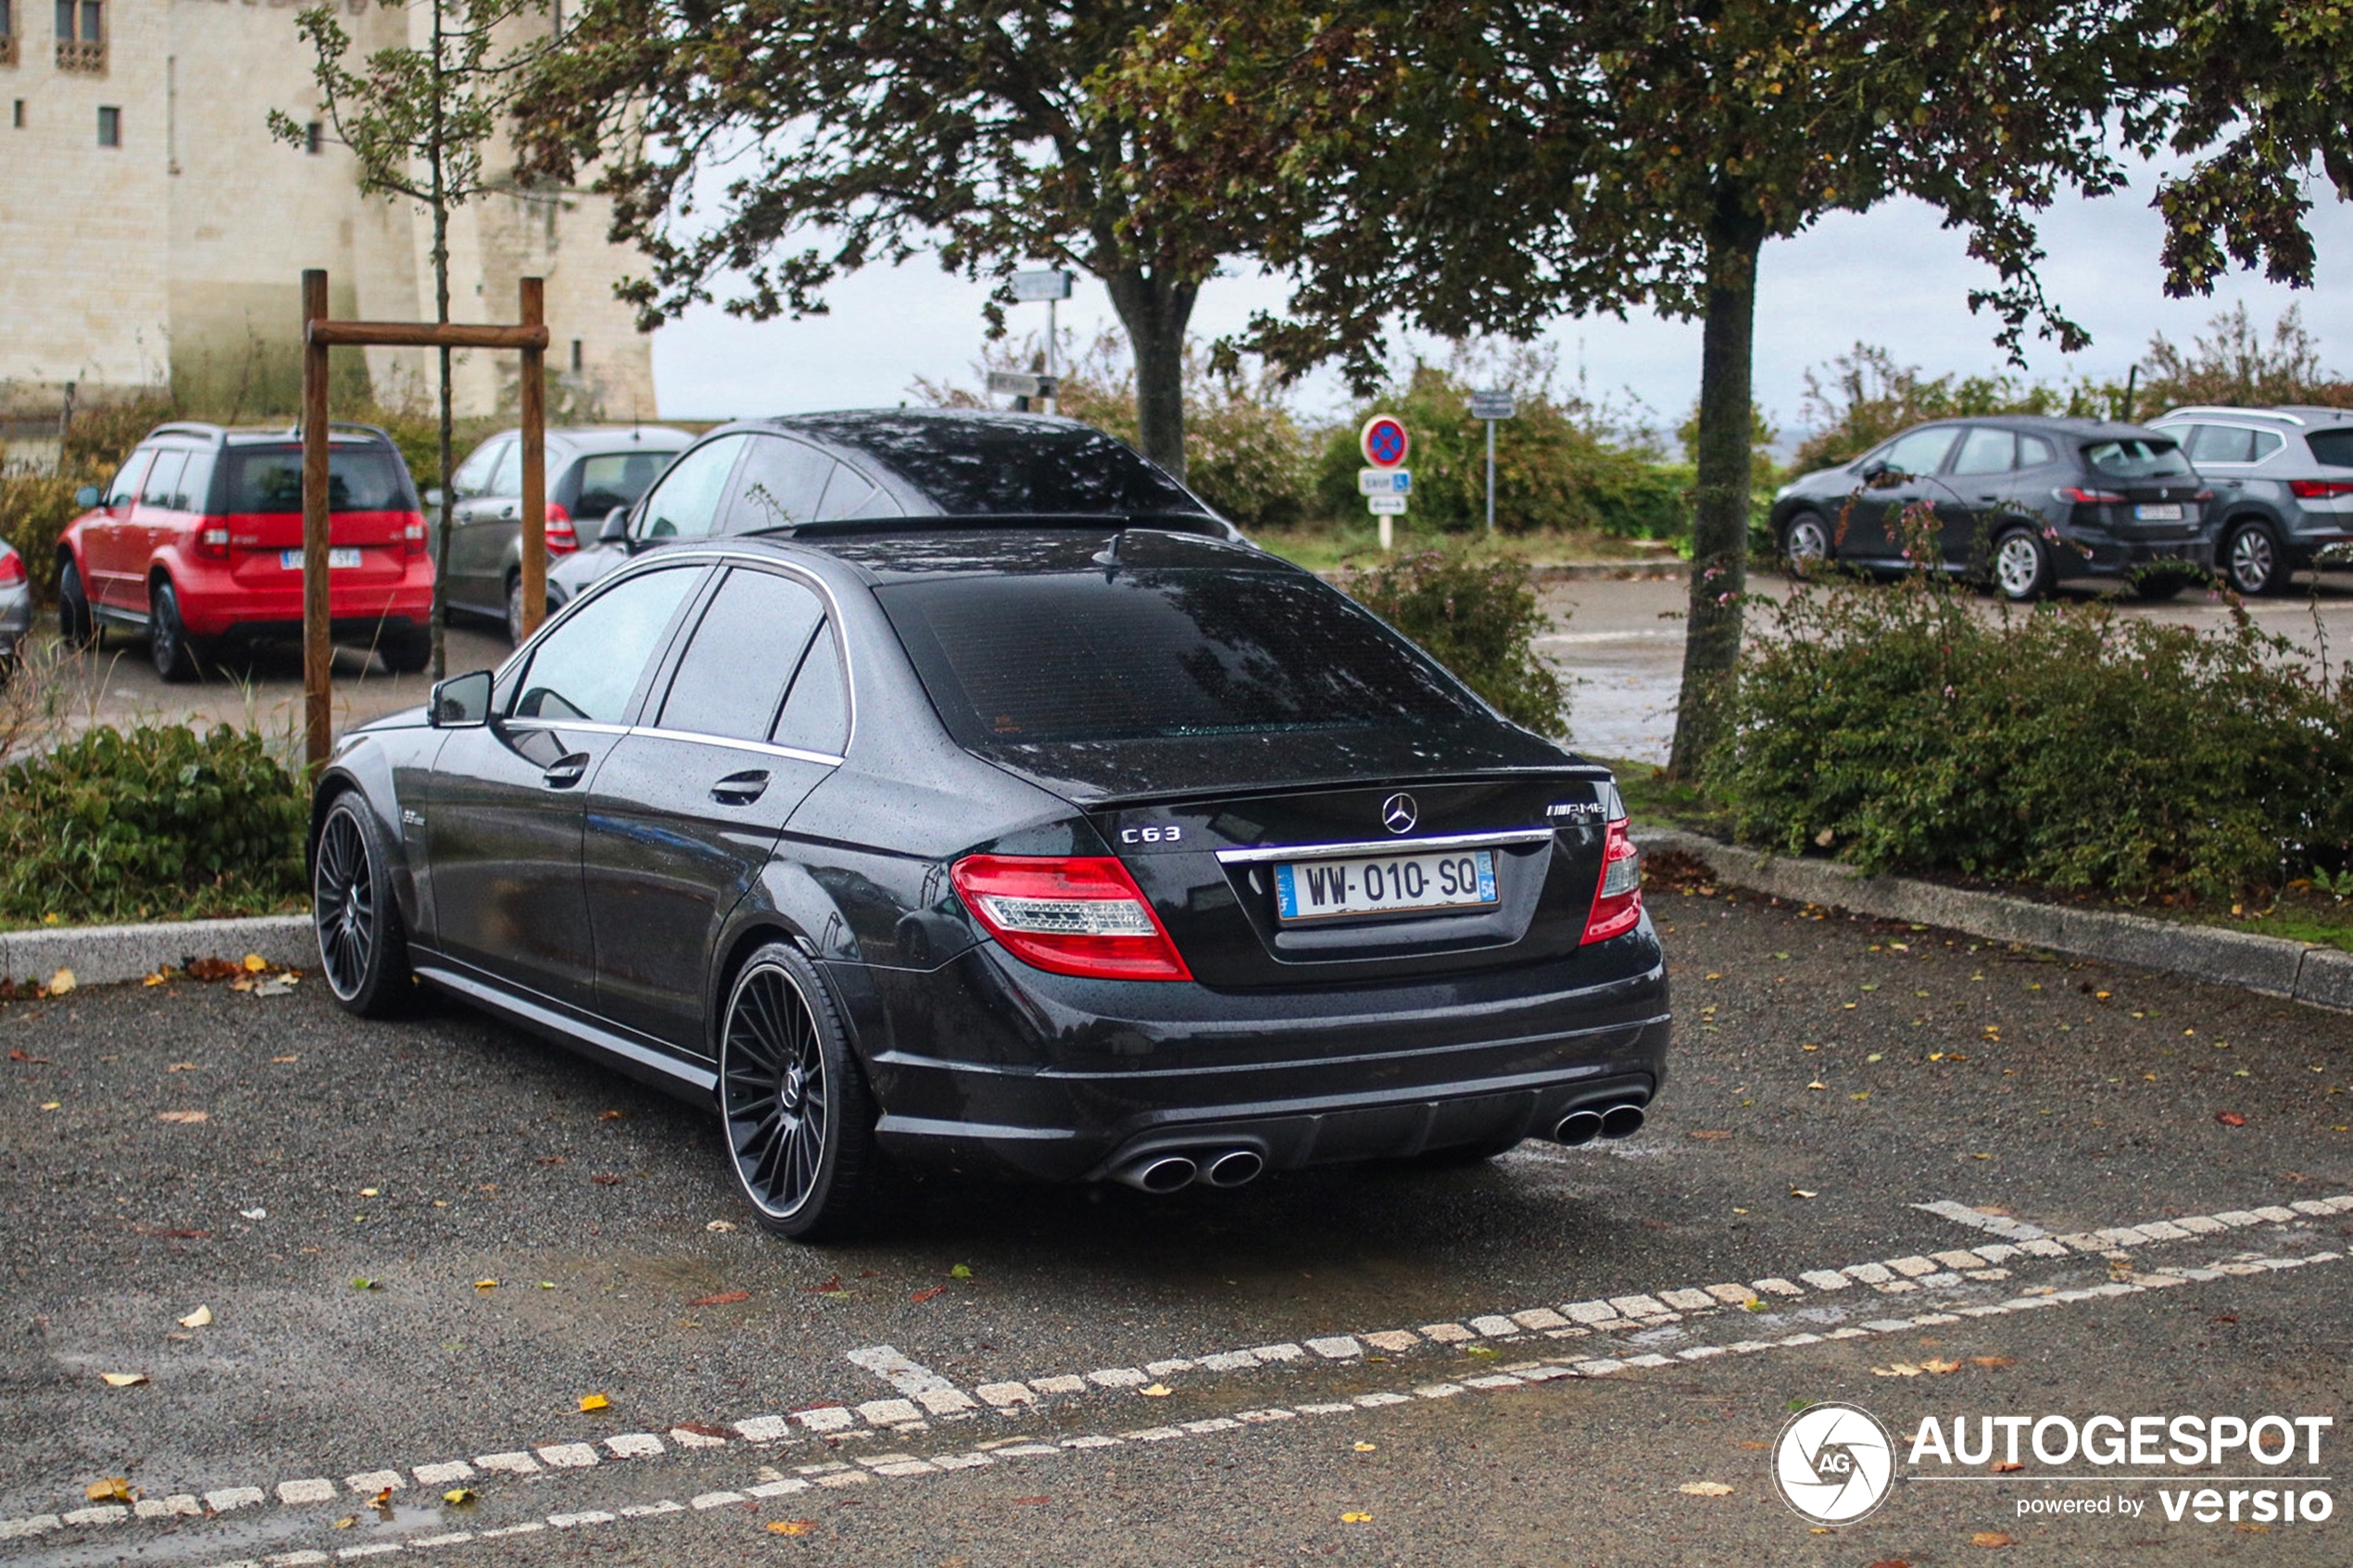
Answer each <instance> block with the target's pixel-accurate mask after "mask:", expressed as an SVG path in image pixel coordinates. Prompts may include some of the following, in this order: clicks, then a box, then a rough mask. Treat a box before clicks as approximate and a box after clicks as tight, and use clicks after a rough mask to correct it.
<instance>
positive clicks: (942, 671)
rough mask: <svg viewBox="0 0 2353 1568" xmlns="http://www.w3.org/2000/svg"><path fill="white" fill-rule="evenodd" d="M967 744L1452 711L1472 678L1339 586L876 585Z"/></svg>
mask: <svg viewBox="0 0 2353 1568" xmlns="http://www.w3.org/2000/svg"><path fill="white" fill-rule="evenodd" d="M875 596H876V597H877V598H879V599H880V600H881V601H882V603H883V605H884V608H885V609H886V611H887V614H888V615H889V617H890V621H891V624H892V626H893V627H894V628H895V629H896V630H897V631H898V633H899V636H900V641H901V642H902V643H903V644H904V645H905V646H906V647H907V650H908V653H909V656H910V657H911V658H912V660H913V661H914V665H915V668H916V671H917V672H918V674H920V676H921V677H922V679H923V683H924V687H925V690H926V691H927V692H928V693H929V694H930V696H931V700H932V705H933V706H934V707H935V708H936V709H938V711H939V716H940V718H941V720H942V721H944V722H945V723H946V724H947V726H948V728H949V730H950V733H952V734H954V735H955V736H956V738H957V739H958V740H959V741H960V742H961V743H963V744H964V745H966V746H988V745H990V744H1006V743H1016V744H1018V743H1026V742H1033V741H1102V740H1120V739H1134V738H1149V737H1157V736H1177V735H1216V734H1247V733H1252V732H1262V731H1273V730H1318V729H1345V728H1352V727H1363V726H1368V725H1394V724H1409V723H1414V722H1417V721H1448V720H1457V719H1461V718H1464V717H1466V716H1467V715H1469V714H1471V713H1473V712H1475V711H1476V709H1473V708H1472V706H1471V704H1470V702H1469V699H1468V698H1467V697H1466V695H1465V694H1464V692H1463V690H1462V688H1461V687H1460V686H1459V685H1457V684H1456V683H1455V682H1454V680H1453V678H1452V677H1451V676H1449V675H1447V674H1446V673H1445V672H1444V671H1441V670H1439V669H1438V668H1437V667H1436V666H1435V665H1433V664H1431V663H1430V662H1429V661H1428V659H1425V658H1423V657H1422V656H1421V655H1420V654H1419V653H1418V652H1416V650H1414V649H1413V648H1412V647H1411V646H1408V645H1406V644H1405V643H1404V642H1403V641H1402V640H1401V639H1400V638H1398V637H1397V636H1396V635H1395V634H1394V633H1390V631H1389V630H1388V629H1387V628H1386V627H1384V626H1382V625H1381V624H1380V622H1378V621H1376V620H1374V619H1373V618H1372V617H1371V616H1370V615H1368V614H1366V613H1365V611H1364V610H1362V609H1360V608H1357V607H1356V605H1355V604H1353V602H1352V601H1350V600H1349V599H1348V598H1346V597H1345V596H1342V595H1340V593H1339V592H1337V591H1336V590H1334V589H1331V588H1328V587H1326V586H1325V585H1324V584H1322V583H1317V582H1315V581H1314V580H1313V579H1304V578H1295V577H1291V576H1289V575H1277V574H1275V573H1270V572H1239V571H1214V570H1206V569H1199V568H1194V569H1167V570H1159V571H1133V572H1124V571H1114V572H1109V573H1105V572H1100V571H1097V572H1087V573H1083V574H1082V573H1072V574H1067V575H1065V574H1061V573H1056V574H1052V575H1040V576H1025V577H994V578H988V577H972V578H958V579H954V580H952V581H947V582H939V583H910V584H905V585H902V586H896V587H887V588H883V589H879V590H877V591H876V595H875Z"/></svg>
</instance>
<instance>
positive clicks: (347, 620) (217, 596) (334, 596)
mask: <svg viewBox="0 0 2353 1568" xmlns="http://www.w3.org/2000/svg"><path fill="white" fill-rule="evenodd" d="M170 571H171V584H172V589H173V591H174V592H175V593H176V594H178V595H179V597H180V619H181V621H182V623H183V624H185V625H186V627H187V628H188V630H189V632H190V633H193V634H194V635H196V636H199V637H220V636H230V635H245V636H265V635H266V636H281V635H284V634H286V632H287V629H289V628H291V629H293V630H294V631H295V632H296V633H298V632H299V631H300V629H301V626H302V574H301V573H300V572H299V571H287V572H285V573H283V577H282V578H276V580H274V581H272V582H271V583H269V585H267V586H261V585H258V584H256V583H253V582H252V581H251V580H250V579H249V578H245V577H241V576H240V575H238V574H236V573H235V572H233V569H232V567H231V566H230V565H229V564H228V563H225V562H224V563H218V564H216V563H213V562H209V561H194V560H189V559H182V560H177V561H174V562H172V563H171V565H170ZM275 577H276V574H274V573H273V578H275ZM354 579H356V580H354ZM327 606H328V608H327V613H328V615H329V616H330V617H331V618H332V619H333V621H334V623H335V626H336V633H335V634H336V636H337V637H338V638H342V637H345V636H346V635H351V636H357V637H360V638H363V639H364V638H365V637H366V636H367V635H370V634H372V633H373V631H374V629H375V627H376V623H377V622H378V621H413V622H415V623H417V624H419V625H423V624H426V623H428V622H429V621H431V619H432V616H433V562H432V560H431V559H430V558H427V557H424V556H409V557H404V558H401V570H400V571H399V574H398V575H397V576H394V575H392V574H390V573H388V572H384V571H379V570H371V569H364V568H363V569H360V570H359V571H356V572H355V573H354V574H353V578H350V579H347V578H345V577H342V576H330V577H329V579H328V582H327ZM346 626H349V627H351V628H353V630H352V631H351V632H350V633H346V631H345V630H344V628H345V627H346ZM362 626H365V627H366V628H367V631H366V632H361V631H359V630H358V629H359V628H360V627H362Z"/></svg>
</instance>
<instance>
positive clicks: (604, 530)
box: [597, 507, 629, 545]
mask: <svg viewBox="0 0 2353 1568" xmlns="http://www.w3.org/2000/svg"><path fill="white" fill-rule="evenodd" d="M597 543H598V544H599V545H626V544H627V543H629V508H627V507H615V508H613V509H612V510H610V511H609V512H607V513H606V514H605V521H603V522H602V523H600V524H598V528H597Z"/></svg>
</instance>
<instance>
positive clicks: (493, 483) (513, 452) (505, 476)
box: [483, 441, 522, 495]
mask: <svg viewBox="0 0 2353 1568" xmlns="http://www.w3.org/2000/svg"><path fill="white" fill-rule="evenodd" d="M483 494H484V495H522V442H520V441H518V442H515V443H513V444H512V445H509V446H508V448H507V449H506V450H505V451H503V452H501V453H499V454H498V466H497V468H496V469H493V470H491V473H490V483H489V485H488V487H487V488H486V489H484V491H483Z"/></svg>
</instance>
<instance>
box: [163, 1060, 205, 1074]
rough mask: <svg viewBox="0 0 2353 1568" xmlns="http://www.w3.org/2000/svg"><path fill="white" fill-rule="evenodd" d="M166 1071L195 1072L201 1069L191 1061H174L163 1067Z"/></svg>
mask: <svg viewBox="0 0 2353 1568" xmlns="http://www.w3.org/2000/svg"><path fill="white" fill-rule="evenodd" d="M164 1071H165V1072H166V1073H195V1072H199V1071H201V1069H199V1068H198V1067H197V1066H196V1064H195V1062H193V1061H175V1062H173V1063H172V1064H171V1065H170V1066H169V1067H167V1068H165V1069H164Z"/></svg>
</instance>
